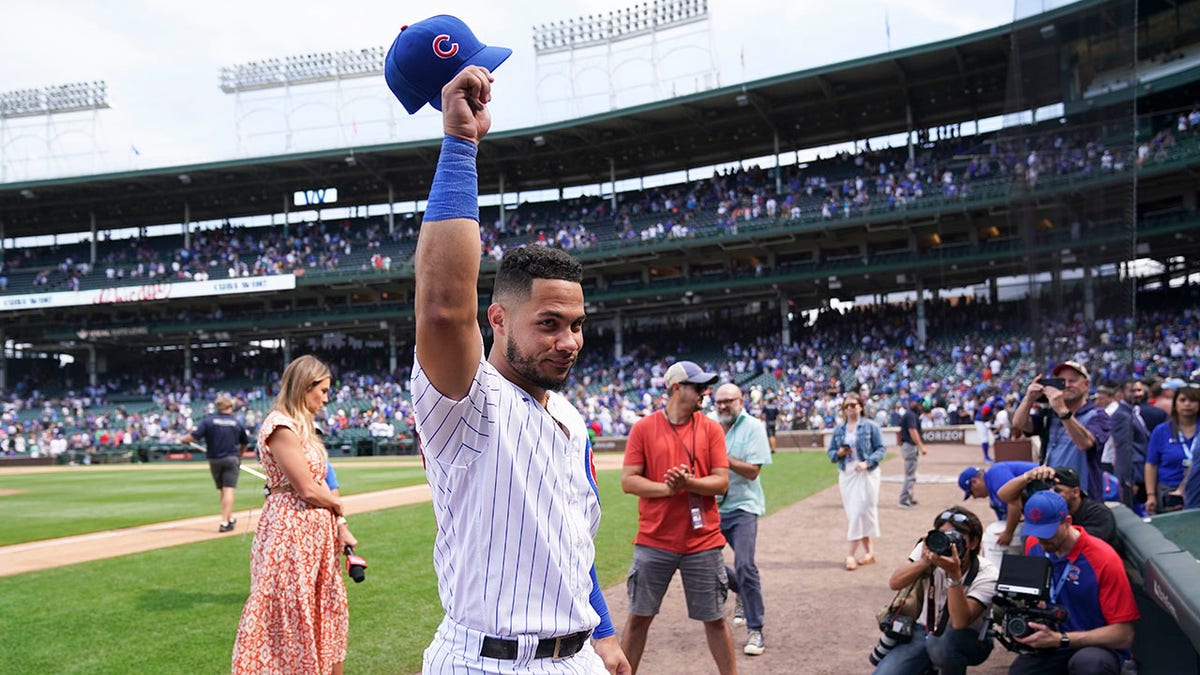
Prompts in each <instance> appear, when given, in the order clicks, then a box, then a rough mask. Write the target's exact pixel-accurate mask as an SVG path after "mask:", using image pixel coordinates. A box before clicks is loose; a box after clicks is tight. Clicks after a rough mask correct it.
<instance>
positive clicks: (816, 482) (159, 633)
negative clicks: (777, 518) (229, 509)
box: [0, 452, 836, 674]
mask: <svg viewBox="0 0 1200 675" xmlns="http://www.w3.org/2000/svg"><path fill="white" fill-rule="evenodd" d="M337 466H338V476H339V478H340V479H341V480H342V484H343V486H344V490H345V492H346V493H347V494H349V493H351V492H362V491H365V490H373V489H381V488H385V487H398V486H400V485H402V484H408V483H404V482H402V481H404V480H407V476H408V474H407V473H406V472H408V471H411V470H414V469H407V468H402V467H394V466H376V467H372V466H370V465H369V464H362V465H356V463H355V462H346V463H345V466H344V467H343V465H342V464H338V465H337ZM360 470H361V473H360ZM415 470H416V471H418V472H419V466H418V467H416V468H415ZM163 472H169V471H167V470H164V471H163ZM158 473H160V472H157V471H136V470H132V469H131V470H127V471H117V472H105V473H103V475H102V474H101V472H96V473H94V474H91V475H86V477H89V478H91V479H93V480H94V481H96V482H97V483H100V482H103V483H105V484H110V483H114V484H118V485H120V486H122V487H121V488H120V489H119V490H114V492H115V493H119V494H125V495H136V498H134V499H113V498H112V494H113V493H111V492H110V493H109V497H108V499H106V500H103V501H99V502H96V503H95V504H94V505H93V507H92V508H101V507H104V508H107V507H106V506H105V505H107V504H109V503H115V504H121V505H122V507H121V508H122V509H123V510H125V511H127V513H126V515H125V516H124V517H125V518H127V519H130V520H138V521H139V522H154V521H159V520H168V519H170V518H175V517H186V516H188V515H203V514H205V513H209V512H210V511H211V506H212V504H210V503H209V502H215V499H214V497H215V495H214V494H212V492H214V491H213V490H212V489H211V487H210V486H211V484H209V487H208V488H207V489H205V490H203V491H202V493H203V497H204V499H202V500H201V503H200V504H198V507H199V511H198V513H193V512H188V510H187V509H180V507H176V509H177V512H176V514H175V515H171V516H170V517H165V516H163V511H162V509H161V505H160V504H158V503H157V502H156V501H153V499H155V498H153V497H152V498H151V500H149V501H148V500H147V498H146V495H149V494H154V490H153V489H151V488H143V487H140V485H141V484H142V482H143V481H146V482H148V483H150V484H154V483H156V482H157V480H158V478H157V474H158ZM385 473H390V477H389V478H388V482H386V483H385V484H383V485H380V484H377V483H376V482H375V480H374V479H375V478H376V477H378V476H382V475H383V474H385ZM51 475H56V474H27V475H22V476H4V477H3V479H2V480H3V482H0V486H3V487H13V483H14V482H16V483H18V484H20V488H21V489H26V488H25V486H24V484H23V482H24V479H26V478H32V477H33V476H51ZM79 475H80V474H78V473H75V472H71V473H70V474H68V475H66V476H63V478H64V479H66V478H70V482H71V484H72V485H74V486H75V489H79V487H80V485H79V484H76V483H74V481H75V480H76V479H77V477H78V476H79ZM184 477H185V478H186V482H187V483H188V484H191V483H195V482H197V481H199V482H200V485H201V486H204V485H205V484H204V481H206V480H208V478H207V475H206V474H201V473H195V472H194V471H192V472H186V471H185V472H184ZM43 480H44V481H45V482H44V483H41V482H39V485H40V487H39V488H38V492H39V493H40V494H41V495H43V498H44V499H47V500H49V501H46V502H40V503H37V504H36V505H35V506H36V508H37V509H38V510H40V511H42V512H43V513H40V514H39V518H42V519H44V521H43V522H53V521H54V520H55V519H56V518H66V519H71V520H80V519H82V520H86V519H85V518H81V517H80V515H79V506H78V505H77V504H72V505H71V507H70V508H68V509H65V510H64V512H61V513H60V512H58V511H57V508H58V506H57V505H56V503H55V501H54V500H55V499H56V497H55V495H62V494H64V493H66V492H69V489H68V488H63V487H55V486H54V485H53V481H51V480H49V479H48V478H46V479H43ZM418 480H419V478H418ZM762 480H763V485H764V487H765V489H766V492H767V503H768V505H769V507H770V509H771V511H775V510H777V509H779V508H781V507H783V506H786V505H788V504H791V503H792V502H794V501H797V500H799V499H803V498H804V497H807V496H808V495H810V494H812V493H814V492H816V491H818V490H821V489H823V488H825V487H826V486H829V485H831V484H833V482H834V481H835V480H836V475H835V472H834V471H833V470H832V469H831V468H830V465H829V462H828V461H827V459H826V458H825V455H824V453H819V452H818V453H813V452H804V453H782V454H779V455H776V457H775V464H774V465H772V466H770V467H768V468H767V469H765V470H764V472H763V479H762ZM599 483H600V490H601V499H602V502H603V505H604V519H603V521H602V525H601V529H600V533H599V534H598V536H597V539H596V548H597V559H596V564H597V568H598V571H599V574H600V578H601V581H602V583H603V584H604V585H605V587H608V586H611V585H613V584H617V583H620V582H621V580H622V579H623V578H624V575H625V571H626V569H627V568H628V565H629V560H630V556H631V554H632V539H633V535H634V531H635V529H636V520H637V516H636V513H637V500H636V498H634V497H631V496H629V495H625V494H623V493H621V491H620V479H619V473H618V472H617V471H602V472H600V476H599ZM248 484H251V483H250V482H249V481H248ZM366 485H370V486H371V487H365V486H366ZM84 487H86V484H85V485H84ZM240 492H242V490H241V489H239V493H240ZM26 494H29V493H26ZM12 498H13V497H11V496H8V497H0V505H7V504H8V503H9V500H10V499H12ZM242 498H249V497H245V496H242V495H239V499H242ZM27 499H28V497H27ZM108 500H111V501H108ZM135 506H140V509H139V508H134V507H135ZM26 508H29V505H28V504H27V505H26V506H24V507H22V510H21V511H24V509H26ZM21 511H14V510H13V509H12V508H11V507H9V508H7V509H6V513H8V514H10V515H15V514H17V513H21ZM180 513H181V515H180ZM56 514H58V515H56ZM92 515H93V516H96V517H98V516H97V514H94V513H93V514H92ZM10 519H12V518H10ZM352 526H353V528H354V533H355V536H357V537H358V539H359V542H360V544H359V553H361V554H362V555H363V556H364V557H365V558H367V560H368V562H369V563H370V564H371V566H370V568H369V569H368V571H367V580H366V581H365V582H364V583H362V584H354V583H348V584H347V586H348V589H347V590H348V591H349V595H350V652H349V657H348V659H347V663H346V671H347V672H351V673H411V672H417V671H419V670H420V664H421V652H422V650H424V648H425V646H426V645H427V644H428V642H429V639H430V637H431V636H432V635H433V632H434V629H435V628H436V626H437V624H438V622H439V621H440V620H441V614H442V612H441V606H440V604H439V602H438V597H437V581H436V579H435V578H434V575H433V568H432V565H431V559H432V554H431V550H432V547H433V536H434V522H433V514H432V510H431V508H430V506H429V504H427V503H426V504H415V505H411V506H405V507H400V508H394V509H388V510H384V511H377V512H373V513H366V514H358V515H356V516H354V518H353V521H352ZM110 527H111V526H110ZM96 529H103V528H96ZM85 531H86V530H85ZM251 536H252V535H248V534H246V535H241V534H239V535H234V536H232V537H229V538H223V539H216V540H213V541H209V542H204V543H200V544H190V545H186V546H178V547H174V548H167V549H160V550H157V551H150V552H146V553H139V554H135V555H129V556H124V557H120V558H112V559H109V560H103V561H98V562H93V563H85V564H80V565H73V566H70V567H62V568H58V569H53V570H46V571H43V572H33V573H29V574H23V575H19V576H15V577H6V578H0V598H3V599H4V608H5V611H3V612H0V652H2V653H3V654H5V656H4V657H3V663H4V667H3V671H4V672H11V673H89V674H91V673H129V672H135V671H136V672H145V673H188V674H192V673H214V674H215V673H225V672H228V671H229V658H230V653H231V650H232V647H233V640H234V637H235V635H236V632H237V623H238V617H239V616H240V614H241V609H242V604H243V603H244V602H245V599H246V594H247V592H248V590H249V549H250V542H251ZM614 619H615V621H616V622H617V623H618V624H620V622H621V621H622V619H621V618H620V617H614Z"/></svg>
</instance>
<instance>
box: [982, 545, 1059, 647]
mask: <svg viewBox="0 0 1200 675" xmlns="http://www.w3.org/2000/svg"><path fill="white" fill-rule="evenodd" d="M1050 570H1051V566H1050V561H1049V560H1048V559H1046V558H1043V557H1041V556H1024V555H1012V554H1005V555H1004V558H1003V559H1002V560H1001V561H1000V575H999V577H998V578H997V580H996V595H995V596H994V597H993V598H992V617H991V624H992V625H991V629H990V631H989V632H990V633H991V634H992V635H994V636H995V637H996V639H997V640H999V641H1000V644H1002V645H1004V648H1005V649H1007V650H1008V651H1010V652H1017V653H1020V654H1032V653H1034V652H1036V651H1037V650H1036V649H1033V648H1032V647H1029V646H1026V645H1023V644H1021V643H1020V642H1017V641H1016V639H1015V638H1023V637H1026V636H1028V635H1032V634H1033V633H1035V632H1036V630H1035V629H1034V628H1032V627H1031V626H1030V625H1029V624H1030V623H1031V622H1034V623H1040V624H1043V625H1045V626H1049V627H1050V629H1051V630H1053V631H1057V630H1059V627H1060V626H1062V624H1063V623H1065V622H1066V620H1067V617H1068V612H1067V608H1066V607H1063V606H1062V605H1055V604H1051V603H1050V602H1049V599H1050Z"/></svg>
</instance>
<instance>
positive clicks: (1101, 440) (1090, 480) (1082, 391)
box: [1012, 361, 1111, 495]
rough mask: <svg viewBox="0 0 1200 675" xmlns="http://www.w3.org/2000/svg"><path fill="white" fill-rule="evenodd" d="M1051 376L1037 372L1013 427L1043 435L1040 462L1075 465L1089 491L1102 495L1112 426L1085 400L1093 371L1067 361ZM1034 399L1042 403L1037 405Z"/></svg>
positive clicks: (1027, 434)
mask: <svg viewBox="0 0 1200 675" xmlns="http://www.w3.org/2000/svg"><path fill="white" fill-rule="evenodd" d="M1052 374H1053V375H1054V377H1052V378H1046V377H1043V376H1041V375H1038V376H1037V377H1035V378H1034V379H1033V382H1031V383H1029V386H1028V387H1027V388H1026V392H1025V397H1024V398H1022V399H1021V404H1020V405H1018V406H1017V409H1016V411H1015V412H1014V413H1013V422H1012V424H1013V427H1014V428H1016V429H1020V430H1021V432H1022V433H1023V434H1025V435H1026V436H1034V435H1037V436H1040V437H1041V440H1042V458H1043V461H1042V462H1040V463H1041V464H1046V465H1049V466H1068V467H1071V468H1072V469H1074V470H1075V471H1076V473H1078V474H1079V479H1080V486H1081V487H1082V488H1083V489H1084V491H1085V492H1087V493H1088V494H1090V495H1103V494H1104V474H1103V472H1102V471H1101V469H1100V454H1101V451H1102V450H1103V448H1104V444H1105V443H1106V442H1107V441H1108V436H1109V430H1110V427H1111V424H1110V420H1109V419H1108V413H1106V412H1104V411H1103V410H1102V409H1100V408H1099V407H1097V406H1096V405H1095V404H1094V403H1091V402H1090V401H1088V400H1087V399H1088V388H1089V386H1090V385H1089V383H1090V382H1091V375H1090V374H1089V373H1088V369H1087V368H1086V367H1084V366H1083V365H1082V364H1080V363H1078V362H1076V361H1063V362H1062V363H1060V364H1058V365H1057V366H1055V367H1054V370H1053V371H1052ZM1036 402H1043V405H1041V406H1039V407H1038V408H1036V409H1035V408H1034V407H1033V405H1034V403H1036Z"/></svg>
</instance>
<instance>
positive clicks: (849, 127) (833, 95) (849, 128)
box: [813, 75, 857, 138]
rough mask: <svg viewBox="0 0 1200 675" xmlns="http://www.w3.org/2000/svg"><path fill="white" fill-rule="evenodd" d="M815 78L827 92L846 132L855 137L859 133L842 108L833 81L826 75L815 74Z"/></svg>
mask: <svg viewBox="0 0 1200 675" xmlns="http://www.w3.org/2000/svg"><path fill="white" fill-rule="evenodd" d="M813 79H814V80H815V81H816V83H817V85H818V86H819V87H821V92H822V93H824V94H825V100H826V101H828V102H829V107H831V108H833V115H834V117H836V118H837V119H838V120H839V121H841V122H842V124H844V125H845V128H846V133H847V134H849V135H850V137H851V138H854V137H855V136H856V135H857V134H856V133H855V130H854V124H853V123H852V122H851V120H850V118H849V117H848V116H847V115H846V114H845V112H844V111H843V110H842V101H841V99H839V98H838V95H837V92H836V91H834V89H833V83H831V82H830V81H829V78H828V77H826V76H824V75H815V76H813Z"/></svg>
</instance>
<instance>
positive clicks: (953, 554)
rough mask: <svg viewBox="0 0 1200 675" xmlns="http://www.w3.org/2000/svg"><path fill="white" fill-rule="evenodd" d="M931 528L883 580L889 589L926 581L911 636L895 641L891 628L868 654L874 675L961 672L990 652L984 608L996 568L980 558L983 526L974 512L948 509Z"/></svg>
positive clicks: (992, 588) (988, 604) (896, 636)
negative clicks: (926, 671)
mask: <svg viewBox="0 0 1200 675" xmlns="http://www.w3.org/2000/svg"><path fill="white" fill-rule="evenodd" d="M933 527H934V529H932V530H930V531H929V533H928V534H926V535H925V537H924V538H923V539H922V540H921V541H920V542H918V543H917V546H916V548H914V549H913V551H912V553H911V554H910V555H909V557H908V561H907V562H906V563H904V564H903V565H901V566H900V567H898V568H896V571H894V572H892V576H891V578H890V579H889V580H888V585H889V586H891V588H892V589H893V590H900V589H902V588H904V587H905V586H908V585H909V584H912V583H913V582H915V581H917V580H919V579H921V578H922V577H926V578H928V579H929V580H930V583H929V584H928V585H927V586H926V590H925V594H924V598H922V609H921V613H920V615H919V616H918V617H917V620H916V623H915V625H913V626H911V638H910V639H909V640H908V641H907V642H900V640H902V639H903V638H904V636H903V635H900V634H890V632H889V631H890V630H891V628H890V627H889V630H885V631H884V637H883V638H881V639H880V642H879V645H877V646H876V647H875V651H874V652H872V654H871V662H872V663H876V664H877V666H876V668H875V673H876V675H884V674H888V675H891V674H894V675H907V674H909V673H920V672H922V671H924V670H925V669H927V668H929V667H931V666H932V667H936V668H937V669H938V672H940V673H942V675H949V674H952V673H965V672H966V671H967V666H977V665H979V664H981V663H983V662H984V661H986V660H987V658H988V656H989V655H991V653H992V640H991V638H989V637H986V636H987V627H988V617H987V610H988V608H989V607H991V604H992V596H993V595H994V594H995V592H996V576H997V574H998V570H997V568H996V566H995V565H994V564H992V562H991V561H989V560H988V559H987V558H984V557H983V556H981V555H980V554H979V550H980V542H981V541H982V538H983V525H982V523H980V522H979V517H978V516H976V515H975V514H974V513H971V512H970V511H968V510H966V509H964V508H962V507H959V506H952V507H950V508H948V509H946V510H945V511H943V512H942V513H941V514H940V515H938V517H937V518H936V519H934V521H933ZM881 628H882V627H881ZM889 647H890V651H889Z"/></svg>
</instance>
